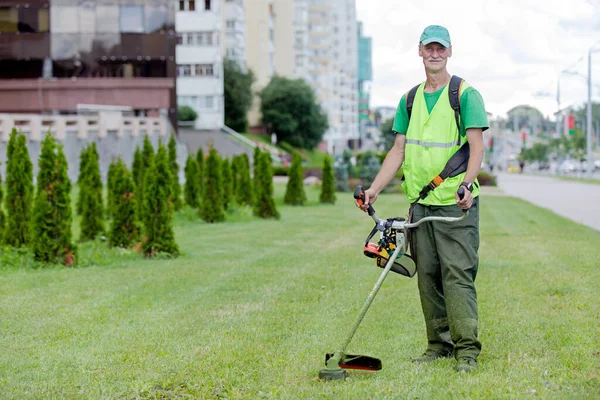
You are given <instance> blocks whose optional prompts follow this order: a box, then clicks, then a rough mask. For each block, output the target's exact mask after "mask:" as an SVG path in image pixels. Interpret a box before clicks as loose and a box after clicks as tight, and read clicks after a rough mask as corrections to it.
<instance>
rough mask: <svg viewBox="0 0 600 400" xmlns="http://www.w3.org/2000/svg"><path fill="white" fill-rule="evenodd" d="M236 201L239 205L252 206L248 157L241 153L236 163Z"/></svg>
mask: <svg viewBox="0 0 600 400" xmlns="http://www.w3.org/2000/svg"><path fill="white" fill-rule="evenodd" d="M236 186H237V188H236V200H237V203H238V204H240V205H248V206H252V205H253V201H252V192H253V186H252V180H251V179H250V161H249V160H248V155H247V154H246V153H243V154H242V155H241V156H240V160H239V161H238V180H237V183H236Z"/></svg>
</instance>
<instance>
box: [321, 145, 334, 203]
mask: <svg viewBox="0 0 600 400" xmlns="http://www.w3.org/2000/svg"><path fill="white" fill-rule="evenodd" d="M331 164H332V162H331V157H329V156H326V157H325V161H324V162H323V182H322V184H321V195H320V196H319V201H320V202H321V203H330V204H335V200H336V198H335V176H334V174H333V166H332V165H331Z"/></svg>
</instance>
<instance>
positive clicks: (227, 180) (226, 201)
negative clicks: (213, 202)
mask: <svg viewBox="0 0 600 400" xmlns="http://www.w3.org/2000/svg"><path fill="white" fill-rule="evenodd" d="M232 183H233V182H232V178H231V167H230V166H229V159H228V158H224V159H223V162H222V164H221V189H222V191H223V193H222V197H223V209H224V210H227V209H228V208H229V206H230V205H231V200H232V192H233V188H232Z"/></svg>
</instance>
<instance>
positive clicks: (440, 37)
mask: <svg viewBox="0 0 600 400" xmlns="http://www.w3.org/2000/svg"><path fill="white" fill-rule="evenodd" d="M420 42H421V43H422V44H429V43H434V42H435V43H439V44H441V45H442V46H444V47H450V46H452V43H451V42H450V33H448V29H446V28H444V27H443V26H439V25H429V26H428V27H427V28H425V30H424V31H423V33H422V34H421V40H420Z"/></svg>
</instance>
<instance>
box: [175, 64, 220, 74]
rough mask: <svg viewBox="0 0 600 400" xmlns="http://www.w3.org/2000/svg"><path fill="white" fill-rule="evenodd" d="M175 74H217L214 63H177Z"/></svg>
mask: <svg viewBox="0 0 600 400" xmlns="http://www.w3.org/2000/svg"><path fill="white" fill-rule="evenodd" d="M177 76H215V77H218V76H219V71H218V70H217V69H216V68H215V65H214V64H179V65H177Z"/></svg>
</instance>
